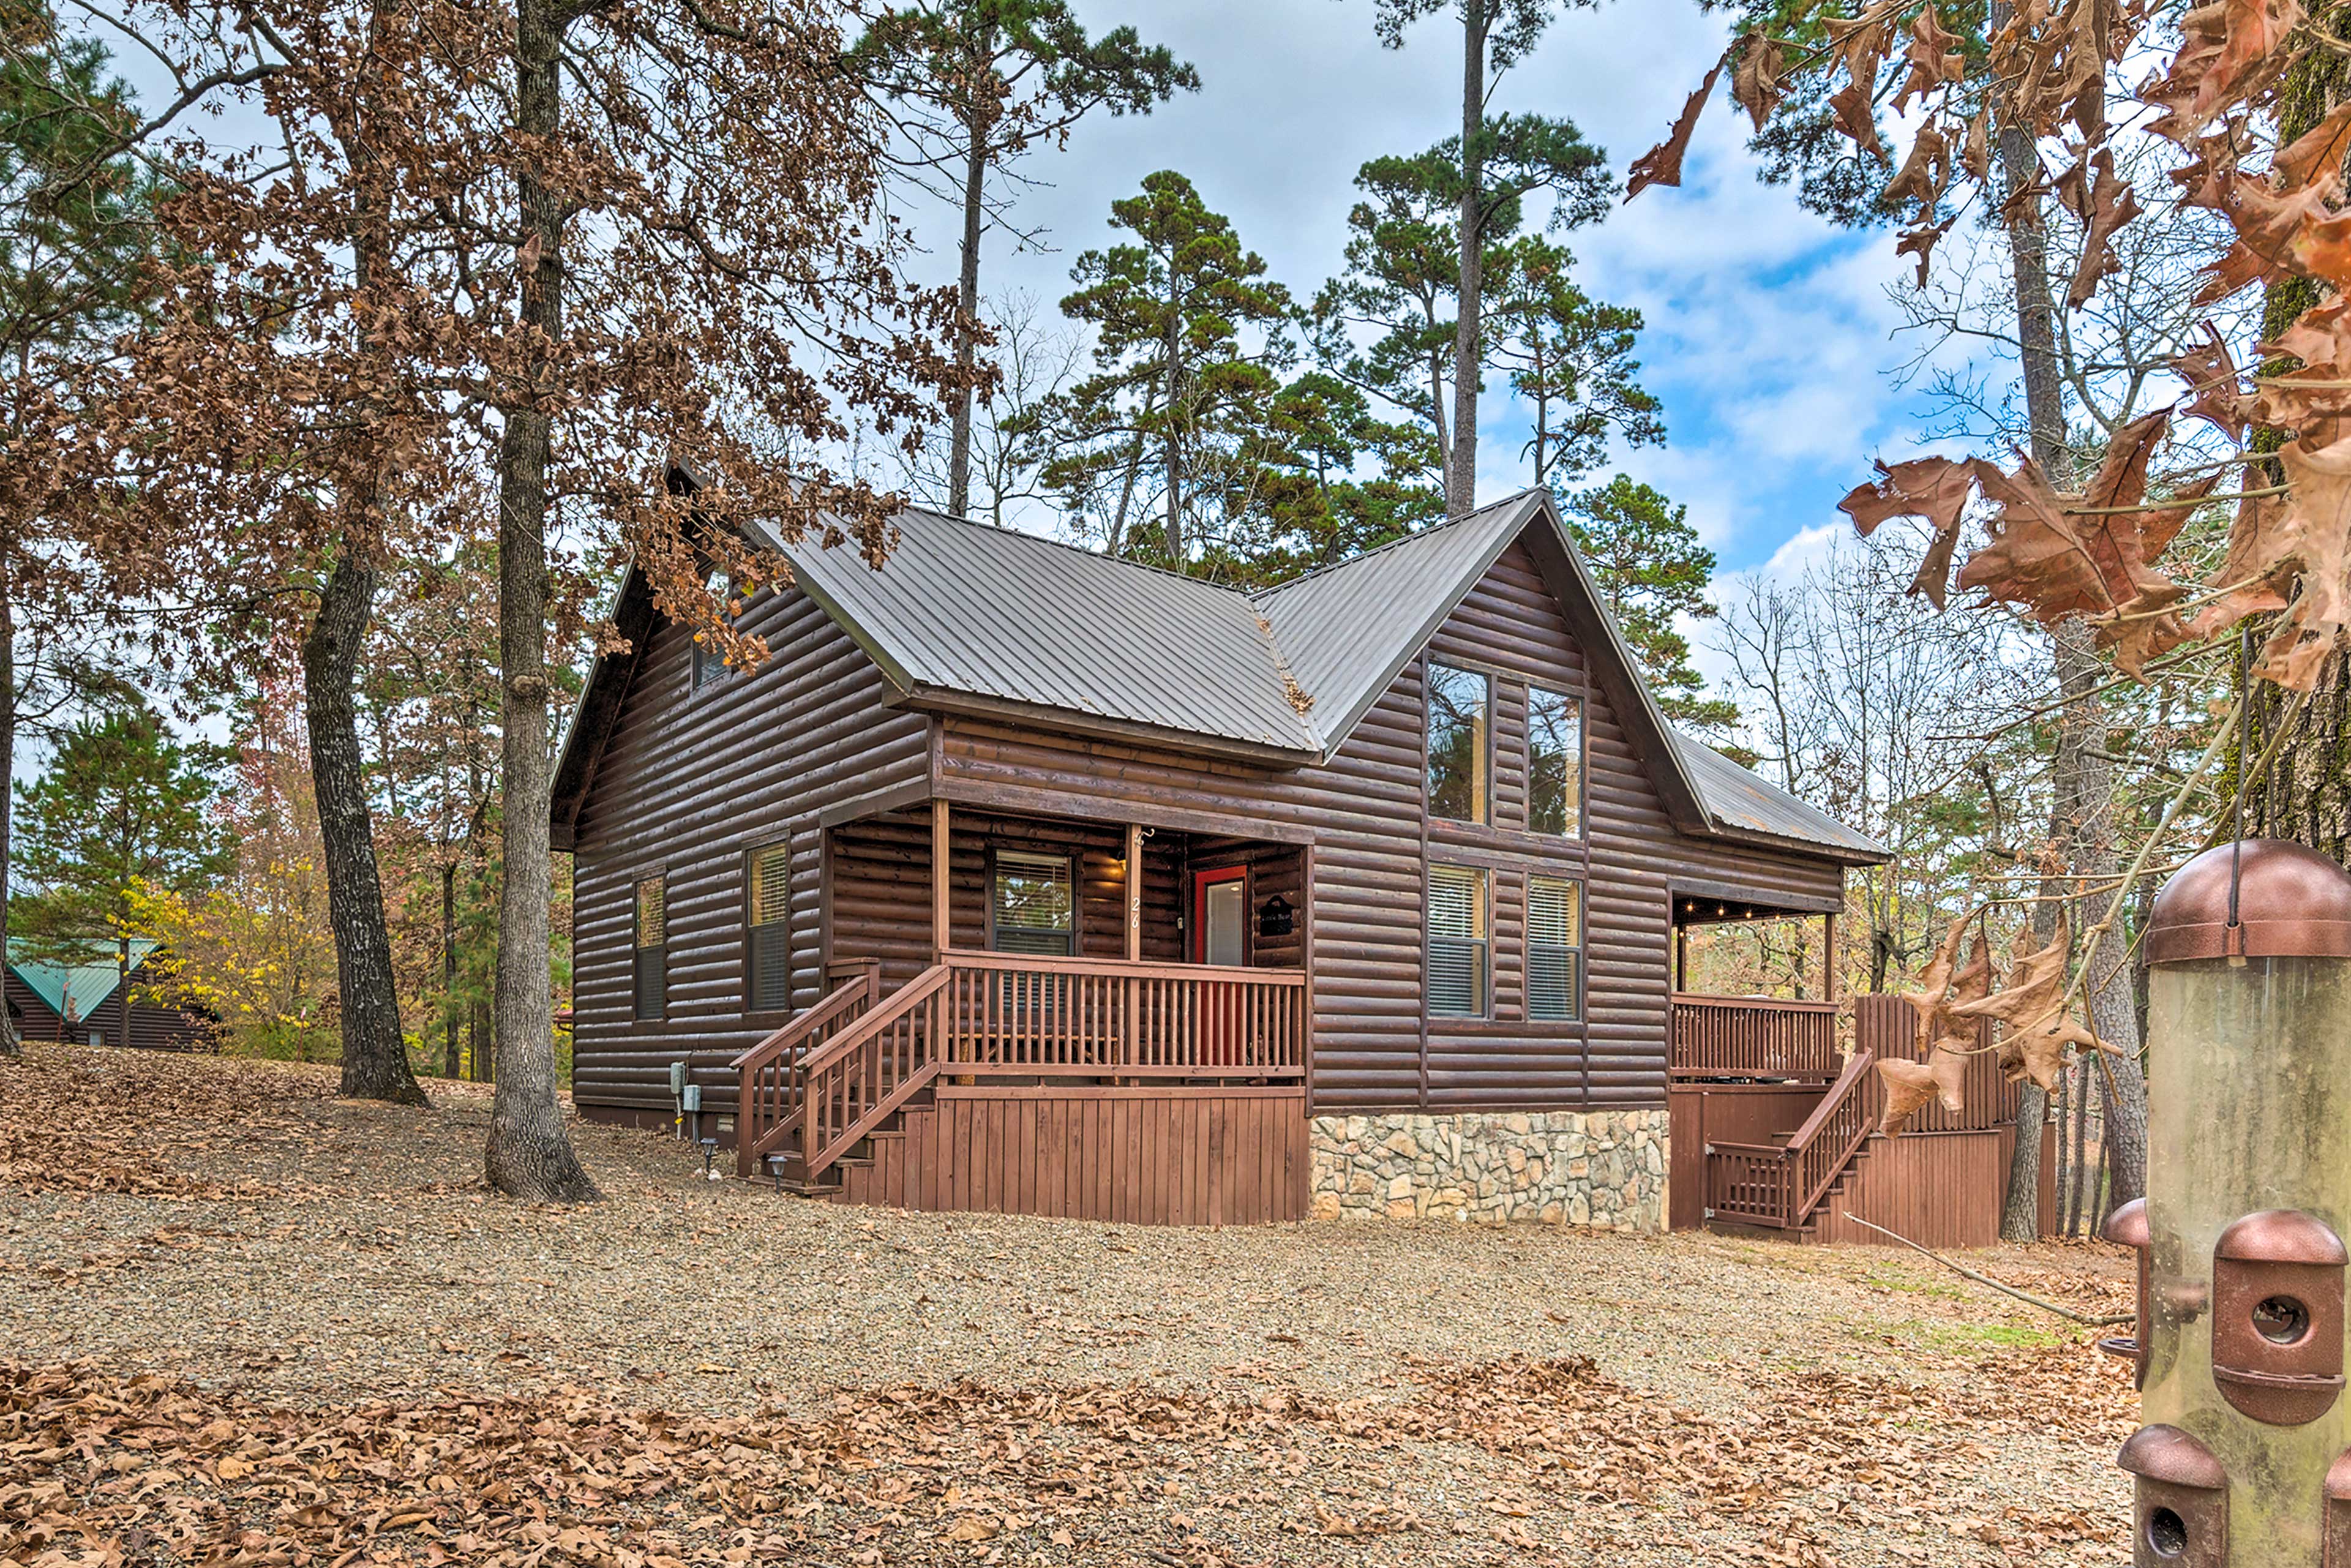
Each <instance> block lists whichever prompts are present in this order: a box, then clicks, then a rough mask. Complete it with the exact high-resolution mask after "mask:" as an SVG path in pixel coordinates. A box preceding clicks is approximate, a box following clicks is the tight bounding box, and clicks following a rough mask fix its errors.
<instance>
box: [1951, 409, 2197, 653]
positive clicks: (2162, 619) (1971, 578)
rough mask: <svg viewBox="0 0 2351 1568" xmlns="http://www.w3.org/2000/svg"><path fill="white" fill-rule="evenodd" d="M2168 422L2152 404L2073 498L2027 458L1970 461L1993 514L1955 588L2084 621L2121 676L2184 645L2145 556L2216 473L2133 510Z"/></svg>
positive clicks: (2161, 543)
mask: <svg viewBox="0 0 2351 1568" xmlns="http://www.w3.org/2000/svg"><path fill="white" fill-rule="evenodd" d="M2170 421H2171V411H2170V410H2169V409H2158V410H2157V411H2156V412H2155V413H2150V414H2146V415H2143V416H2142V417H2140V418H2138V419H2137V420H2134V421H2132V422H2131V423H2129V424H2127V425H2126V426H2124V427H2123V429H2122V430H2121V432H2120V433H2118V434H2116V437H2115V439H2114V442H2113V444H2111V445H2110V446H2109V447H2108V448H2107V451H2106V459H2105V463H2104V464H2102V465H2100V466H2099V469H2098V473H2097V475H2096V476H2095V478H2094V479H2093V480H2092V481H2091V483H2090V487H2089V490H2088V491H2087V493H2086V494H2085V495H2084V496H2081V497H2070V496H2066V495H2064V494H2062V493H2060V492H2059V491H2057V490H2056V489H2055V488H2053V486H2051V485H2050V483H2049V480H2048V476H2046V475H2045V474H2043V472H2042V469H2041V465H2039V464H2038V463H2036V462H2034V461H2033V460H2032V459H2031V458H2029V457H2027V458H2025V459H2023V461H2022V463H2021V464H2020V465H2019V466H2018V468H2017V470H2016V472H2014V473H2013V474H2006V473H2002V472H2001V470H1999V469H1998V468H1995V467H1993V466H1992V465H1990V464H1986V463H1979V464H1977V465H1975V473H1976V482H1977V484H1978V485H1979V486H1980V487H1981V488H1982V490H1983V492H1984V495H1985V496H1986V497H1988V498H1990V499H1991V500H1992V501H1993V502H1995V503H1997V504H1998V505H1999V507H2000V508H2001V512H2000V516H1999V517H1998V518H1997V519H1995V520H1994V522H1993V524H1992V526H1991V542H1990V543H1988V544H1986V545H1985V546H1984V547H1983V549H1980V550H1978V551H1976V552H1975V554H1973V555H1972V556H1970V557H1969V558H1968V563H1967V565H1966V566H1965V567H1963V568H1961V569H1960V571H1959V586H1960V587H1962V588H1980V589H1982V590H1984V591H1986V592H1988V593H1990V594H1991V596H1992V597H1993V598H1995V599H1999V600H2004V601H2008V602H2010V603H2014V604H2019V605H2022V606H2023V607H2024V608H2025V610H2026V611H2027V612H2029V613H2031V614H2032V617H2033V618H2034V619H2035V620H2036V621H2038V622H2040V623H2041V624H2042V625H2043V626H2054V625H2056V624H2057V623H2058V622H2061V621H2064V620H2066V619H2068V618H2069V617H2073V616H2077V615H2078V616H2084V617H2087V618H2089V619H2090V620H2091V621H2092V622H2093V623H2094V624H2095V625H2096V626H2097V627H2098V634H2099V641H2100V642H2101V643H2103V644H2105V645H2106V646H2110V647H2112V648H2114V649H2115V650H2116V663H2117V664H2120V665H2121V666H2122V668H2123V669H2124V670H2125V671H2126V673H2131V674H2136V673H2137V669H2138V668H2139V666H2140V665H2141V664H2143V663H2144V662H2145V661H2146V660H2147V659H2148V658H2150V657H2152V656H2154V655H2155V654H2156V653H2161V652H2163V651H2164V650H2166V649H2168V648H2173V647H2177V646H2179V644H2180V643H2184V642H2186V641H2187V640H2188V632H2187V630H2186V628H2185V627H2184V626H2183V625H2182V624H2181V623H2180V622H2179V617H2178V616H2177V615H2176V614H2174V613H2173V612H2172V611H2171V608H2170V607H2171V606H2172V605H2174V604H2176V603H2178V602H2179V599H2180V598H2181V597H2182V596H2183V595H2182V591H2181V590H2180V588H2179V585H2178V584H2177V583H2175V582H2174V581H2172V580H2171V579H2170V578H2168V577H2167V576H2166V575H2164V574H2163V573H2162V572H2160V571H2158V570H2155V569H2154V568H2153V566H2151V565H2150V564H2149V563H2150V562H2152V561H2153V560H2154V559H2156V558H2157V557H2158V556H2160V555H2161V554H2162V553H2163V551H2164V549H2166V547H2168V545H2169V544H2170V543H2171V540H2172V538H2174V537H2175V536H2176V535H2177V534H2178V533H2179V529H2180V527H2181V525H2182V524H2183V523H2185V522H2186V521H2187V518H2188V516H2189V513H2190V512H2191V511H2192V510H2193V507H2189V506H2184V505H2179V504H2176V503H2179V502H2181V501H2187V500H2193V499H2199V498H2200V497H2203V496H2204V495H2206V494H2208V493H2209V492H2210V490H2211V489H2212V487H2213V486H2214V485H2215V484H2216V483H2217V482H2218V480H2219V477H2220V476H2219V475H2218V474H2217V473H2213V474H2208V475H2206V476H2204V477H2202V478H2201V479H2199V480H2198V481H2196V482H2195V483H2194V484H2192V485H2188V486H2182V487H2181V488H2180V489H2179V491H2177V492H2175V494H2174V495H2173V496H2172V497H2169V498H2168V501H2167V503H2165V504H2160V505H2157V506H2152V507H2145V508H2143V509H2142V508H2141V507H2139V503H2140V502H2142V501H2143V500H2145V499H2146V494H2147V466H2148V464H2149V462H2150V460H2151V459H2152V457H2153V455H2154V453H2155V450H2156V448H2157V447H2158V445H2159V444H2161V442H2162V440H2163V437H2164V435H2165V434H2167V432H2168V428H2169V425H2170ZM2077 508H2078V509H2077Z"/></svg>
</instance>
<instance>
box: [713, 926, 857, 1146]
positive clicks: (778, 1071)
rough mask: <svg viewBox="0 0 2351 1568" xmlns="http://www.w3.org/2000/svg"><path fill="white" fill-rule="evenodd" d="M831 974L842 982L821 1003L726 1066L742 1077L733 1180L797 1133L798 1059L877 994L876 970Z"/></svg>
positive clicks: (846, 968) (843, 968) (850, 968)
mask: <svg viewBox="0 0 2351 1568" xmlns="http://www.w3.org/2000/svg"><path fill="white" fill-rule="evenodd" d="M835 968H836V971H837V972H840V973H841V974H843V976H844V977H843V978H842V980H841V984H840V985H839V986H837V987H835V988H833V989H832V990H831V991H830V992H828V993H827V994H826V996H825V997H824V999H823V1000H821V1001H820V1002H818V1003H817V1004H816V1006H814V1007H812V1008H810V1009H806V1010H805V1011H802V1012H799V1013H795V1014H794V1015H793V1016H792V1017H791V1018H790V1019H788V1020H786V1022H785V1023H784V1026H783V1027H782V1028H781V1029H778V1030H776V1031H775V1032H774V1033H773V1034H770V1035H769V1036H768V1038H767V1039H765V1040H761V1041H760V1042H759V1043H758V1044H757V1045H755V1046H753V1047H752V1048H751V1049H750V1050H748V1051H745V1052H744V1053H743V1054H742V1055H740V1056H738V1057H737V1058H736V1059H735V1060H734V1061H733V1062H731V1063H730V1064H729V1065H731V1066H732V1067H733V1068H734V1069H735V1070H736V1071H737V1072H738V1073H740V1074H741V1077H742V1090H741V1093H740V1097H739V1098H738V1099H737V1102H736V1109H735V1117H736V1129H737V1130H736V1136H735V1174H736V1175H737V1176H754V1175H757V1174H758V1169H759V1162H760V1161H761V1160H763V1159H765V1158H766V1157H767V1156H768V1155H769V1154H770V1153H772V1152H773V1151H774V1150H776V1149H777V1148H778V1147H780V1146H781V1145H783V1144H784V1143H785V1142H786V1141H787V1140H788V1139H789V1138H790V1136H791V1135H792V1134H793V1132H794V1131H795V1130H797V1129H798V1127H799V1120H800V1115H801V1112H802V1109H803V1106H804V1095H803V1089H804V1085H805V1083H806V1077H805V1074H804V1073H803V1072H802V1071H801V1070H800V1069H801V1062H802V1061H803V1059H804V1058H806V1057H807V1056H808V1055H809V1054H810V1052H811V1051H815V1050H816V1049H817V1048H819V1047H820V1046H822V1045H823V1044H824V1043H825V1042H826V1041H827V1040H831V1039H832V1038H834V1037H835V1036H837V1035H838V1034H839V1033H840V1032H841V1030H845V1029H847V1028H848V1027H849V1026H850V1025H852V1023H854V1022H855V1021H856V1020H857V1019H859V1018H860V1017H861V1016H862V1015H863V1013H864V1012H865V1010H866V1009H869V1008H871V1007H872V1005H873V1003H874V1001H875V999H876V998H877V997H878V996H879V995H880V993H881V989H882V982H881V976H880V973H879V967H878V966H876V965H872V964H869V963H863V962H860V963H857V964H846V965H839V966H836V967H835Z"/></svg>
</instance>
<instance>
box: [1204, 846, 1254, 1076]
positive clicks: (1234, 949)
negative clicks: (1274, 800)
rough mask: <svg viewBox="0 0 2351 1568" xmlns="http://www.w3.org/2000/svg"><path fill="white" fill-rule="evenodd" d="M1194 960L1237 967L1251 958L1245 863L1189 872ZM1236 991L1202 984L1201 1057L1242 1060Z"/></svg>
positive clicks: (1217, 1061) (1212, 1061) (1219, 1062)
mask: <svg viewBox="0 0 2351 1568" xmlns="http://www.w3.org/2000/svg"><path fill="white" fill-rule="evenodd" d="M1192 962H1194V963H1195V964H1217V965H1222V966H1224V967H1228V968H1238V967H1241V966H1242V965H1244V964H1246V963H1248V962H1249V868H1248V867H1247V866H1238V865H1228V866H1218V867H1217V869H1215V870H1214V871H1200V872H1194V873H1192ZM1239 1003H1240V993H1239V991H1238V988H1235V987H1231V986H1222V985H1216V984H1208V985H1204V986H1202V987H1201V988H1200V1061H1201V1065H1203V1066H1226V1065H1229V1064H1231V1063H1233V1062H1236V1061H1239V1060H1240V1043H1241V1031H1240V1018H1239Z"/></svg>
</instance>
